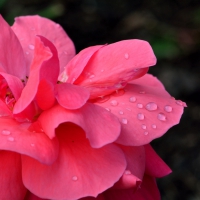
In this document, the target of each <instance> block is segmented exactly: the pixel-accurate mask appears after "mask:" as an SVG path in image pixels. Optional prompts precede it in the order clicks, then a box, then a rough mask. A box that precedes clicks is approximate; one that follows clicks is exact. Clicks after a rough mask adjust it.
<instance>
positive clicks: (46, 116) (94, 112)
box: [38, 103, 120, 148]
mask: <svg viewBox="0 0 200 200" xmlns="http://www.w3.org/2000/svg"><path fill="white" fill-rule="evenodd" d="M38 120H39V121H40V123H41V125H42V127H43V129H44V131H45V133H46V134H47V135H48V136H49V137H50V138H53V137H55V128H57V127H58V126H59V125H60V124H61V123H63V122H72V123H74V124H76V125H78V126H80V127H81V128H82V129H83V130H84V131H85V133H86V136H87V138H88V139H89V141H90V144H91V146H92V147H94V148H99V147H102V146H104V145H106V144H109V143H111V142H113V141H115V140H116V139H117V137H118V136H119V134H120V123H119V121H118V119H117V118H116V117H115V116H114V115H112V114H110V113H109V112H108V111H107V110H105V109H104V108H101V107H99V106H97V105H93V104H90V103H86V104H85V105H84V106H83V107H81V108H79V109H77V110H67V109H64V108H62V107H61V106H59V105H57V106H54V107H53V108H51V109H49V110H47V111H45V112H43V113H42V114H41V115H40V117H39V118H38Z"/></svg>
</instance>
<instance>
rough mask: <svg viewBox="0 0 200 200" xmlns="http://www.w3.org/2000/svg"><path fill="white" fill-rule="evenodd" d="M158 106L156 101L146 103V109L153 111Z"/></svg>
mask: <svg viewBox="0 0 200 200" xmlns="http://www.w3.org/2000/svg"><path fill="white" fill-rule="evenodd" d="M157 108H158V106H157V104H156V103H154V102H149V103H148V104H147V105H146V109H147V110H149V111H153V110H157Z"/></svg>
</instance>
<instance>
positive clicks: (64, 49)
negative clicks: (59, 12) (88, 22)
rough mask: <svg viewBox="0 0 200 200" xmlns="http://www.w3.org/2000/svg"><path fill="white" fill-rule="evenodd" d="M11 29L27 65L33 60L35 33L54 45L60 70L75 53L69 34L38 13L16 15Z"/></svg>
mask: <svg viewBox="0 0 200 200" xmlns="http://www.w3.org/2000/svg"><path fill="white" fill-rule="evenodd" d="M12 29H13V31H14V32H15V34H16V35H17V37H18V38H19V40H20V42H21V44H22V47H23V49H24V52H25V55H26V63H27V66H28V67H30V65H31V61H32V60H33V55H34V53H33V49H34V42H35V36H36V35H41V36H44V37H45V38H47V39H48V40H50V41H51V42H52V43H53V44H54V45H55V46H56V49H57V50H58V57H59V61H60V71H63V69H64V67H65V65H66V64H67V63H68V62H69V61H70V60H71V59H72V58H73V56H74V55H75V48H74V44H73V42H72V41H71V39H70V38H69V36H68V35H67V34H66V33H65V31H64V30H63V28H62V27H61V26H60V25H59V24H56V23H54V22H53V21H51V20H49V19H46V18H43V17H40V16H38V15H35V16H22V17H17V18H15V23H14V24H13V26H12Z"/></svg>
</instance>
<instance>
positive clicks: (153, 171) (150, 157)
mask: <svg viewBox="0 0 200 200" xmlns="http://www.w3.org/2000/svg"><path fill="white" fill-rule="evenodd" d="M144 147H145V154H146V170H145V173H146V174H148V175H150V176H153V177H156V178H160V177H163V176H166V175H168V174H170V173H171V172H172V170H171V169H170V168H169V167H168V166H167V165H166V164H165V162H164V161H163V160H162V159H161V158H160V157H159V156H158V154H157V153H156V152H155V151H154V150H153V148H152V147H151V145H150V144H147V145H145V146H144Z"/></svg>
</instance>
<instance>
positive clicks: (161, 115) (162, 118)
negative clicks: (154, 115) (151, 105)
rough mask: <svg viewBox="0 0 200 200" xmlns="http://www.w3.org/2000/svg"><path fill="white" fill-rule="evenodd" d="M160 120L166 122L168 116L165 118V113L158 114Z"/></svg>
mask: <svg viewBox="0 0 200 200" xmlns="http://www.w3.org/2000/svg"><path fill="white" fill-rule="evenodd" d="M158 119H159V120H160V121H166V116H165V115H164V114H163V113H159V114H158Z"/></svg>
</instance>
